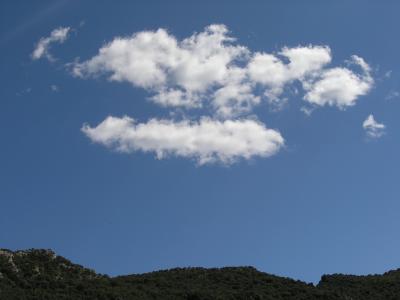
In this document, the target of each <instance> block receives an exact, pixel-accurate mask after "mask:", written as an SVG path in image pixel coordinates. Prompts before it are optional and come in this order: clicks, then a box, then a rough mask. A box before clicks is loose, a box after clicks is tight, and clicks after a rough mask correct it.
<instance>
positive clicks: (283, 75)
mask: <svg viewBox="0 0 400 300" xmlns="http://www.w3.org/2000/svg"><path fill="white" fill-rule="evenodd" d="M331 61H332V53H331V49H330V48H329V47H328V46H320V45H307V46H297V47H292V48H290V47H283V48H282V49H281V50H280V51H278V52H277V53H266V52H251V51H250V50H249V49H248V48H247V47H245V46H243V45H240V44H238V43H237V41H236V40H235V39H234V38H233V37H232V36H231V35H230V32H229V30H228V28H227V27H226V26H225V25H220V24H214V25H210V26H208V27H206V28H205V29H204V31H202V32H199V33H194V34H193V35H191V36H189V37H187V38H185V39H183V40H178V39H177V38H176V37H174V36H173V35H172V34H170V33H169V32H168V31H166V30H165V29H158V30H155V31H142V32H138V33H135V34H133V35H132V36H128V37H117V38H115V39H113V40H112V41H111V42H109V43H107V44H105V45H104V46H103V47H101V48H100V49H99V52H98V54H97V55H95V56H93V57H92V58H90V59H88V60H86V61H83V62H77V63H74V64H73V67H72V73H73V74H74V75H75V76H77V77H84V78H88V77H96V76H99V75H106V76H108V79H109V80H111V81H118V82H122V81H126V82H130V83H131V84H132V85H134V86H136V87H140V88H144V89H146V90H148V91H149V92H150V97H149V99H150V100H151V101H153V102H154V103H157V104H159V105H162V106H164V107H183V108H187V109H190V108H199V107H207V108H209V109H211V110H212V113H213V114H214V115H215V116H217V117H219V118H222V119H224V118H231V117H236V116H239V115H243V114H246V113H249V112H251V110H252V109H253V108H254V106H256V105H258V104H260V103H261V102H262V101H264V100H265V101H267V102H269V103H271V104H273V105H277V106H282V103H284V102H285V101H286V98H287V97H285V96H282V95H283V94H284V92H285V91H286V90H288V89H287V87H288V86H289V85H290V84H292V83H294V82H295V81H297V82H299V83H300V84H301V85H302V86H303V88H304V91H305V95H304V96H303V99H304V100H305V101H307V102H308V103H311V104H312V105H315V106H324V105H330V106H337V107H339V108H345V107H346V106H351V105H354V104H355V103H356V101H357V99H358V98H359V97H360V96H362V95H365V94H366V93H368V91H369V90H370V88H371V86H372V85H373V79H372V76H371V75H370V73H371V70H370V67H369V65H368V64H367V63H366V62H365V61H364V60H363V59H362V58H361V57H358V56H355V55H354V56H353V57H352V59H351V63H352V64H353V65H358V66H359V67H360V69H361V71H360V72H355V71H353V70H351V69H350V68H345V67H334V68H329V67H328V65H329V64H330V63H331Z"/></svg>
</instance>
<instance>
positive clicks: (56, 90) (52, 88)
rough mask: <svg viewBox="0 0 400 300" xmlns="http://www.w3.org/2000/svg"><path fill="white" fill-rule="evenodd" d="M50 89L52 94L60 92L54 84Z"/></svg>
mask: <svg viewBox="0 0 400 300" xmlns="http://www.w3.org/2000/svg"><path fill="white" fill-rule="evenodd" d="M50 89H51V90H52V91H53V92H59V91H60V88H59V87H58V86H57V85H55V84H52V85H51V86H50Z"/></svg>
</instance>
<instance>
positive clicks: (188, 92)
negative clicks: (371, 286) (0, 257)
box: [0, 0, 400, 282]
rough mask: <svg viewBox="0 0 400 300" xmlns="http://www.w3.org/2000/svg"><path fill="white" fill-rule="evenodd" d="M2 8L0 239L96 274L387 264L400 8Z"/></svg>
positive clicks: (391, 242) (394, 188) (392, 251)
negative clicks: (64, 259) (42, 251)
mask: <svg viewBox="0 0 400 300" xmlns="http://www.w3.org/2000/svg"><path fill="white" fill-rule="evenodd" d="M300 2H301V3H300ZM0 7H1V12H0V14H1V18H0V19H1V21H0V22H1V26H0V53H1V55H0V60H1V65H2V68H1V71H0V76H1V78H2V82H3V85H2V88H1V94H0V99H1V100H0V123H1V124H0V136H1V148H0V149H1V150H0V153H1V156H0V182H1V184H0V205H1V208H2V209H1V211H2V217H1V218H0V226H1V229H2V230H1V231H0V248H9V249H13V250H14V249H26V248H51V249H53V250H54V251H56V252H57V254H59V255H63V256H65V257H67V258H68V259H71V260H72V261H73V262H76V263H79V264H82V265H84V266H86V267H90V268H93V269H95V270H96V271H97V272H100V273H106V274H110V275H122V274H130V273H143V272H150V271H154V270H159V269H167V268H173V267H186V266H201V267H223V266H242V265H251V266H254V267H256V268H257V269H258V270H260V271H264V272H267V273H272V274H276V275H281V276H287V277H293V278H295V279H300V280H303V281H308V282H311V281H312V282H317V281H318V280H319V278H320V276H321V275H322V274H326V273H352V274H370V273H383V272H385V271H387V270H390V269H396V268H399V267H400V257H399V255H398V253H397V249H398V248H399V247H400V239H399V237H398V231H399V228H400V218H399V217H398V216H399V211H400V201H399V200H400V197H399V195H400V185H399V178H400V177H399V175H400V174H399V170H400V163H399V162H400V161H399V158H398V153H399V150H400V140H399V137H400V135H399V132H400V119H399V117H398V115H399V112H400V87H399V84H398V82H399V78H400V65H399V61H398V60H399V59H398V54H399V53H400V42H399V41H398V34H397V28H399V26H400V20H399V18H398V13H399V12H400V3H398V2H396V1H385V3H383V2H382V1H368V3H367V2H365V1H359V0H354V1H330V2H327V1H324V2H323V3H322V1H311V0H306V1H298V2H294V1H252V2H250V3H248V2H247V1H246V2H245V1H234V2H232V1H201V2H200V1H199V2H195V1H190V2H189V1H187V2H184V1H168V2H166V1H165V2H164V1H154V0H152V1H121V2H118V4H116V3H115V2H111V1H102V2H99V1H92V0H91V1H34V2H33V1H32V2H31V1H21V0H18V1H3V2H2V3H1V4H0Z"/></svg>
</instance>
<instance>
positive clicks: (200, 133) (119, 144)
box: [82, 116, 284, 165]
mask: <svg viewBox="0 0 400 300" xmlns="http://www.w3.org/2000/svg"><path fill="white" fill-rule="evenodd" d="M82 131H83V132H84V133H85V134H86V135H87V136H88V137H89V138H90V139H91V140H92V141H93V142H95V143H99V144H102V145H104V146H106V147H109V148H111V149H114V150H117V151H120V152H126V153H131V152H135V151H143V152H154V153H155V154H156V156H157V158H159V159H162V158H164V157H167V156H170V155H172V156H179V157H185V158H191V159H194V160H196V161H197V163H198V164H200V165H203V164H207V163H213V162H220V163H224V164H230V163H233V162H235V161H237V160H239V159H246V160H247V159H250V158H253V157H257V156H258V157H269V156H271V155H274V154H276V153H277V152H278V151H279V150H280V149H281V148H282V147H283V146H284V139H283V137H282V136H281V134H280V133H279V132H278V131H276V130H273V129H268V128H266V127H265V126H264V124H262V123H260V122H257V121H254V120H225V121H218V120H212V119H209V118H202V119H201V120H200V121H198V122H190V121H187V120H184V121H179V122H174V121H171V120H158V119H151V120H149V121H148V122H147V123H137V122H135V120H133V119H131V118H129V117H127V116H125V117H123V118H117V117H112V116H109V117H107V118H106V119H105V120H104V121H103V122H101V123H100V124H98V125H97V126H96V127H90V126H89V125H87V124H85V125H84V126H83V127H82Z"/></svg>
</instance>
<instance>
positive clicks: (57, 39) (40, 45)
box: [31, 27, 71, 61]
mask: <svg viewBox="0 0 400 300" xmlns="http://www.w3.org/2000/svg"><path fill="white" fill-rule="evenodd" d="M70 30H71V28H70V27H59V28H57V29H54V30H53V31H52V32H51V33H50V36H48V37H43V38H41V39H40V40H39V42H37V44H36V46H35V49H34V50H33V52H32V55H31V57H32V59H33V60H38V59H40V58H42V57H45V58H47V59H48V60H49V61H54V60H55V59H54V57H53V56H52V55H51V53H50V52H49V50H50V47H51V44H53V43H59V44H62V43H64V42H65V41H66V40H67V38H68V34H69V32H70Z"/></svg>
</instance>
